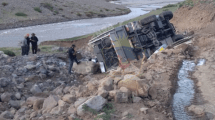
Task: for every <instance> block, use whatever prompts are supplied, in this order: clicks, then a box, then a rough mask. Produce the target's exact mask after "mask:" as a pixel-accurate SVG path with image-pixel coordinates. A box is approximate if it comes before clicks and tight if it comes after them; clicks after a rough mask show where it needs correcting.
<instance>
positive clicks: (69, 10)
mask: <svg viewBox="0 0 215 120" xmlns="http://www.w3.org/2000/svg"><path fill="white" fill-rule="evenodd" d="M129 12H130V10H129V9H128V8H126V7H124V6H121V5H116V4H111V3H108V2H107V1H105V0H46V1H43V0H36V1H35V0H25V1H23V0H9V1H8V0H2V1H1V2H0V30H1V29H8V28H16V27H25V26H32V25H41V24H47V23H55V22H63V21H71V20H78V19H87V18H88V19H89V18H95V17H106V16H116V15H122V14H127V13H129Z"/></svg>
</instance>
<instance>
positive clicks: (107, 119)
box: [95, 103, 115, 120]
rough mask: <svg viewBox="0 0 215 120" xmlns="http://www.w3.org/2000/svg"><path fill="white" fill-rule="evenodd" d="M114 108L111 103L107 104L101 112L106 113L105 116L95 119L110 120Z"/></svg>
mask: <svg viewBox="0 0 215 120" xmlns="http://www.w3.org/2000/svg"><path fill="white" fill-rule="evenodd" d="M114 111H115V110H114V108H113V105H112V104H111V103H107V104H106V105H105V106H104V107H103V108H102V110H101V112H104V113H105V114H102V115H98V116H97V117H96V118H95V119H98V118H102V119H103V120H110V119H111V114H112V113H114Z"/></svg>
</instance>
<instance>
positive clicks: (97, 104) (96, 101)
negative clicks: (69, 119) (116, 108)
mask: <svg viewBox="0 0 215 120" xmlns="http://www.w3.org/2000/svg"><path fill="white" fill-rule="evenodd" d="M106 103H107V100H106V99H104V98H103V97H101V96H94V97H92V98H90V99H89V100H87V101H86V102H84V103H83V104H81V105H80V106H79V107H78V108H77V114H78V115H79V116H83V115H84V113H85V112H84V110H83V108H82V107H83V106H84V105H85V104H86V105H87V106H88V107H90V108H91V109H94V110H96V111H99V110H101V109H102V108H103V106H104V105H105V104H106Z"/></svg>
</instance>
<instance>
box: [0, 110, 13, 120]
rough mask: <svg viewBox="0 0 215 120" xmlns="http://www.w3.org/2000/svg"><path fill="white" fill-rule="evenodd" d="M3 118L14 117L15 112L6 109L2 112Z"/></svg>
mask: <svg viewBox="0 0 215 120" xmlns="http://www.w3.org/2000/svg"><path fill="white" fill-rule="evenodd" d="M0 116H2V117H3V118H6V119H13V117H14V116H13V114H11V113H10V112H9V111H4V112H3V113H1V115H0Z"/></svg>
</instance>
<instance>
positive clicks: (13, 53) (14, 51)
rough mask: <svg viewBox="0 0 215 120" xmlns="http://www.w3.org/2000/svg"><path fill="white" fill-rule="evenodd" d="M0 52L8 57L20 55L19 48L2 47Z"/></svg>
mask: <svg viewBox="0 0 215 120" xmlns="http://www.w3.org/2000/svg"><path fill="white" fill-rule="evenodd" d="M0 51H3V52H4V54H6V55H8V56H18V55H21V48H9V47H4V48H0Z"/></svg>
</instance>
